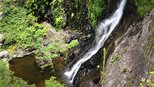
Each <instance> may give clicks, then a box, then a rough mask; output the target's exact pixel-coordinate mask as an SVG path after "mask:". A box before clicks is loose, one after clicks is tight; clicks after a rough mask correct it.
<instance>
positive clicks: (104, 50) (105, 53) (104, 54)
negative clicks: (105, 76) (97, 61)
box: [103, 48, 107, 71]
mask: <svg viewBox="0 0 154 87" xmlns="http://www.w3.org/2000/svg"><path fill="white" fill-rule="evenodd" d="M103 52H104V53H103V71H104V70H105V62H106V55H107V52H106V48H104V49H103Z"/></svg>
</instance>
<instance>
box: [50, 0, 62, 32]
mask: <svg viewBox="0 0 154 87" xmlns="http://www.w3.org/2000/svg"><path fill="white" fill-rule="evenodd" d="M63 2H64V1H63V0H53V1H52V2H51V3H50V5H51V10H52V14H53V19H54V21H53V22H54V26H55V27H56V28H58V29H60V28H63V27H64V26H65V11H64V8H63V7H62V6H63Z"/></svg>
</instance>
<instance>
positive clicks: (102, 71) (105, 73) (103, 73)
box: [101, 48, 107, 84]
mask: <svg viewBox="0 0 154 87" xmlns="http://www.w3.org/2000/svg"><path fill="white" fill-rule="evenodd" d="M106 55H107V50H106V48H103V66H102V70H101V75H102V84H104V78H105V77H106V76H107V72H106V71H105V63H106Z"/></svg>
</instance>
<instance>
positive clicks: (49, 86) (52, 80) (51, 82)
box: [46, 76, 65, 87]
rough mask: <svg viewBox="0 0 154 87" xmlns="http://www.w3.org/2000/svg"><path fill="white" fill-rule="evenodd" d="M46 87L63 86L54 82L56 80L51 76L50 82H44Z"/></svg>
mask: <svg viewBox="0 0 154 87" xmlns="http://www.w3.org/2000/svg"><path fill="white" fill-rule="evenodd" d="M46 87H65V86H64V85H63V84H61V83H59V82H58V81H56V78H55V77H54V76H52V77H51V78H50V80H47V81H46Z"/></svg>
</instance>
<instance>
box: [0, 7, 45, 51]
mask: <svg viewBox="0 0 154 87" xmlns="http://www.w3.org/2000/svg"><path fill="white" fill-rule="evenodd" d="M2 10H3V12H4V17H3V18H2V20H0V32H1V33H3V34H4V36H5V43H4V45H5V46H7V47H9V46H12V45H14V44H16V45H17V47H21V48H28V47H35V48H39V47H40V46H41V42H42V36H44V35H45V34H46V31H47V29H46V28H45V27H43V25H42V24H38V23H37V22H36V18H35V17H34V16H33V15H32V14H28V11H27V9H25V8H22V7H18V6H14V5H12V6H9V7H8V6H6V5H3V9H2Z"/></svg>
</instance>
